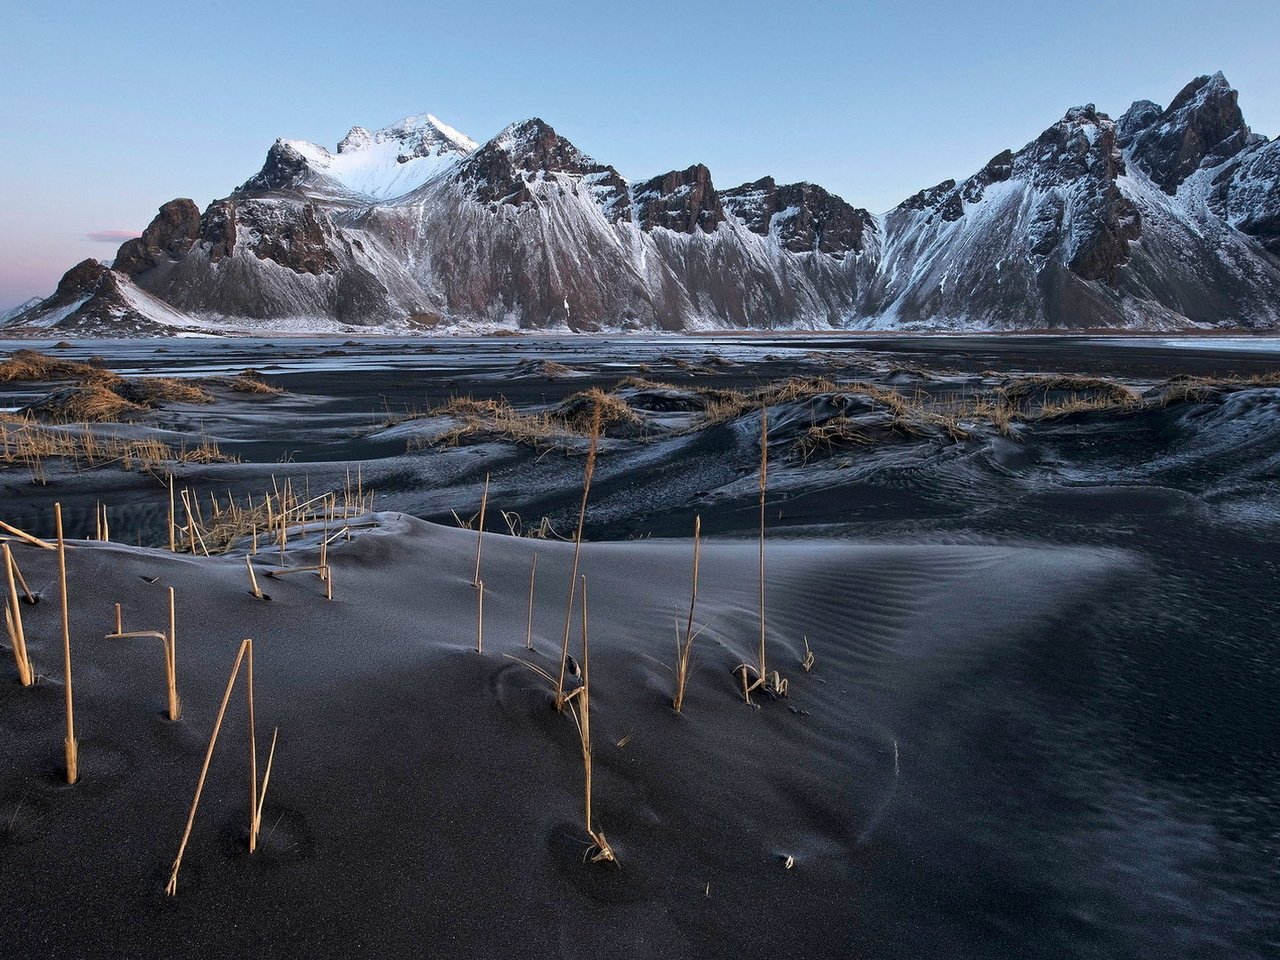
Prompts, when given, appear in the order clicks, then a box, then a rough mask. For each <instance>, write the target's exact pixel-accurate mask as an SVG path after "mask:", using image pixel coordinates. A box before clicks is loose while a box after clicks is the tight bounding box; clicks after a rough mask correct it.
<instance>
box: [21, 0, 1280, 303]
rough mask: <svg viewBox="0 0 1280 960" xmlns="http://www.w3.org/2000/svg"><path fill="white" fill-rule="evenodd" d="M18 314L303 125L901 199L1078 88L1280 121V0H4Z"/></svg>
mask: <svg viewBox="0 0 1280 960" xmlns="http://www.w3.org/2000/svg"><path fill="white" fill-rule="evenodd" d="M0 24H2V25H3V29H2V30H0V129H3V130H4V139H3V145H2V146H0V309H4V308H6V307H8V306H11V305H13V304H15V303H17V302H19V301H21V300H24V299H26V298H27V297H29V296H32V295H35V294H46V293H48V292H50V291H51V290H52V288H53V287H54V285H55V284H56V282H57V279H58V277H59V276H60V275H61V274H62V272H63V271H64V270H65V269H66V268H67V267H69V266H71V265H72V264H73V263H75V262H76V261H78V260H81V259H83V258H84V257H87V256H97V257H102V258H109V257H111V256H112V255H114V252H115V250H114V246H115V245H114V243H112V244H108V243H105V242H99V241H93V240H90V239H87V238H88V236H89V235H90V234H95V233H107V234H111V233H112V232H115V231H136V230H140V229H141V228H142V227H143V226H145V225H146V223H147V222H148V221H149V220H150V218H151V216H152V215H153V213H154V211H155V209H156V207H158V206H159V205H160V204H161V203H163V202H164V201H166V200H169V199H171V198H173V197H176V196H189V197H192V198H193V199H195V200H196V202H197V203H199V204H200V205H201V206H202V207H203V206H204V205H205V204H206V203H208V202H209V201H210V200H212V199H215V198H216V197H220V196H225V195H226V194H227V193H228V192H229V191H230V190H231V189H232V188H233V187H234V186H235V185H236V184H237V183H239V182H241V181H242V180H244V179H246V178H247V177H249V176H250V175H251V174H253V173H254V172H255V171H256V170H257V169H258V167H259V166H260V165H261V162H262V159H263V156H264V155H265V153H266V151H267V148H268V147H269V146H270V145H271V142H272V141H273V140H274V139H275V138H276V137H277V136H288V137H298V138H302V139H307V140H314V141H316V142H319V143H323V144H325V145H327V146H329V147H332V146H333V145H334V144H335V143H336V142H337V140H338V139H340V138H341V137H342V136H343V134H345V133H346V131H347V129H348V128H349V127H351V126H352V125H354V124H360V125H362V126H366V127H370V128H372V127H377V126H383V125H385V124H387V123H389V122H391V121H393V120H396V119H398V118H399V117H401V116H404V115H406V114H410V113H423V112H431V113H434V114H436V115H437V116H439V117H440V118H441V119H442V120H444V121H445V122H446V123H449V124H451V125H453V126H455V127H457V128H458V129H460V130H462V131H463V132H465V133H468V134H470V135H471V136H472V137H474V138H476V139H477V140H481V141H483V140H485V139H486V138H488V137H490V136H492V135H493V134H494V133H496V132H497V131H498V130H500V129H501V128H502V127H503V126H505V125H506V124H507V123H508V122H510V121H513V120H517V119H522V118H525V117H529V116H541V117H542V118H544V119H545V120H547V121H548V122H550V123H551V124H552V125H553V126H555V127H556V129H557V130H559V131H560V132H561V133H563V134H564V135H566V136H568V137H569V138H570V139H571V140H573V141H574V142H575V143H576V144H578V146H580V147H581V148H582V149H584V150H586V151H587V152H588V153H590V154H592V155H594V156H596V157H597V158H599V159H600V160H603V161H605V162H608V163H612V164H613V165H614V166H616V167H618V168H619V169H620V170H621V171H622V172H623V174H624V175H626V176H628V177H643V176H648V175H652V174H655V173H660V172H663V171H666V170H669V169H673V168H678V167H684V166H687V165H689V164H691V163H694V162H699V161H700V162H703V163H706V164H707V165H708V166H709V167H710V168H711V171H712V175H713V177H714V179H715V182H716V183H717V184H718V185H721V186H732V185H735V184H737V183H741V182H743V181H745V180H751V179H755V178H757V177H759V176H762V175H764V174H766V173H768V174H773V175H774V176H775V177H777V178H779V180H782V181H791V180H801V179H806V180H813V181H816V182H818V183H821V184H823V185H824V186H826V187H828V188H829V189H831V190H833V191H835V192H836V193H839V194H840V195H841V196H843V197H844V198H845V199H847V200H849V201H850V202H852V203H854V204H856V205H858V206H865V207H868V208H870V209H871V210H873V211H876V212H880V211H883V210H885V209H887V208H889V207H891V206H893V205H894V204H896V203H897V202H899V201H900V200H902V199H903V198H904V197H906V196H908V195H909V194H911V193H913V192H915V191H916V190H918V189H920V188H922V187H926V186H930V185H932V184H934V183H936V182H938V181H940V180H942V179H945V178H946V177H951V176H954V177H963V176H965V175H967V174H969V173H972V172H973V171H974V170H976V169H977V168H978V167H980V166H981V165H982V164H983V163H985V162H986V160H988V159H989V158H990V157H991V156H992V155H993V154H995V153H997V152H998V151H999V150H1001V149H1002V148H1004V147H1018V146H1021V145H1022V144H1023V143H1025V142H1027V141H1028V140H1030V139H1032V138H1034V137H1035V136H1036V135H1037V134H1038V133H1039V132H1040V131H1041V130H1043V129H1044V128H1045V127H1046V126H1048V125H1049V124H1050V123H1052V122H1053V121H1054V120H1056V119H1058V118H1059V117H1060V116H1061V115H1062V114H1063V113H1064V112H1065V111H1066V109H1067V108H1068V107H1071V106H1073V105H1075V104H1079V103H1085V102H1089V101H1092V102H1095V103H1097V104H1098V106H1099V108H1101V109H1103V110H1106V111H1108V112H1110V113H1112V114H1113V115H1115V114H1119V113H1120V112H1121V111H1123V110H1124V109H1125V108H1126V107H1127V106H1128V104H1129V103H1130V102H1131V101H1132V100H1134V99H1138V98H1148V99H1153V100H1156V101H1157V102H1160V103H1168V102H1169V100H1170V99H1172V97H1173V96H1174V94H1176V93H1177V91H1178V90H1179V89H1180V88H1181V87H1182V85H1183V84H1184V83H1185V82H1186V81H1187V80H1189V79H1191V78H1192V77H1194V76H1196V75H1198V74H1201V73H1211V72H1213V71H1214V70H1219V69H1221V70H1223V71H1224V72H1225V73H1226V75H1227V78H1228V79H1229V80H1230V81H1231V82H1232V83H1233V84H1234V85H1235V86H1236V87H1237V88H1238V89H1239V90H1240V102H1241V106H1242V107H1243V109H1244V112H1245V116H1246V118H1247V119H1248V121H1249V122H1250V124H1251V125H1252V126H1253V128H1254V129H1255V130H1257V131H1259V132H1261V133H1264V134H1266V135H1268V136H1274V135H1276V134H1278V133H1280V82H1278V81H1280V56H1278V55H1277V49H1278V47H1277V37H1280V4H1277V3H1275V2H1274V0H1269V2H1263V0H1258V2H1253V0H1241V2H1218V3H1212V4H1206V3H1204V2H1203V0H1198V2H1189V0H1188V2H1184V0H1160V2H1152V0H1130V2H1127V3H1116V2H1114V0H1111V2H1106V3H1102V2H1079V0H1077V2H1070V0H1063V2H1057V3H1035V2H1030V0H1019V2H1011V0H976V2H975V0H971V2H968V3H965V4H957V3H952V2H943V0H915V2H911V0H904V2H897V3H875V4H872V3H861V2H847V3H808V2H802V0H801V2H790V3H777V2H769V3H765V2H756V0H743V2H736V3H731V2H684V3H676V2H666V0H648V2H642V3H628V4H616V5H615V4H609V3H607V2H586V0H582V2H579V0H542V2H538V3H528V2H522V3H516V2H501V0H466V2H458V3H450V4H433V3H421V2H380V0H366V2H363V3H356V2H315V3H290V2H283V0H277V2H270V3H261V2H255V3H245V2H239V0H224V2H219V3H200V4H193V3H183V2H173V0H170V2H164V3H156V2H150V0H133V2H129V3H121V4H108V3H102V2H91V3H90V2H84V3H80V2H57V0H51V2H47V3H34V2H31V3H19V2H16V0H0Z"/></svg>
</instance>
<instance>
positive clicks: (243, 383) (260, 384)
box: [213, 368, 286, 396]
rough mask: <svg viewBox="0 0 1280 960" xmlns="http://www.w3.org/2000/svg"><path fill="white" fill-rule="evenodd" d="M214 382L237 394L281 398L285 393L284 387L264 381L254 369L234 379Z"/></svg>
mask: <svg viewBox="0 0 1280 960" xmlns="http://www.w3.org/2000/svg"><path fill="white" fill-rule="evenodd" d="M213 382H215V383H218V384H221V385H223V386H225V387H229V388H230V389H231V390H233V391H234V392H236V393H257V394H262V395H264V396H279V395H281V394H283V393H285V392H286V391H285V389H284V387H277V386H275V385H274V384H270V383H267V382H266V381H265V380H263V379H262V374H261V373H259V372H258V371H257V370H254V369H252V368H250V369H248V370H245V371H244V372H243V373H239V374H236V375H235V376H234V377H219V378H216V379H215V380H214V381H213Z"/></svg>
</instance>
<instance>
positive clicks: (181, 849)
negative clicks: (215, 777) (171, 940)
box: [164, 637, 257, 897]
mask: <svg viewBox="0 0 1280 960" xmlns="http://www.w3.org/2000/svg"><path fill="white" fill-rule="evenodd" d="M246 650H249V651H252V650H253V641H252V640H250V639H249V638H247V637H246V638H245V639H244V640H243V641H241V643H240V650H239V652H238V653H236V662H235V664H234V665H233V666H232V667H231V676H229V677H228V678H227V689H226V690H225V691H224V692H223V694H222V705H221V706H219V707H218V717H217V719H216V720H214V722H213V734H212V735H211V736H210V737H209V748H208V749H207V750H206V751H205V754H204V766H202V767H201V768H200V779H199V780H198V781H196V793H195V796H194V797H193V798H192V800H191V811H190V812H189V813H188V814H187V826H186V829H184V830H183V831H182V842H181V843H179V844H178V856H177V857H176V858H175V859H174V861H173V871H172V872H171V873H170V874H169V883H168V884H167V885H166V886H165V888H164V892H165V893H166V894H168V895H169V896H171V897H173V896H177V893H178V870H179V868H180V867H181V866H182V856H183V854H184V853H186V851H187V841H188V840H190V839H191V828H192V827H193V826H195V822H196V810H197V809H198V808H199V806H200V795H201V794H202V793H203V792H204V782H205V779H206V778H207V777H208V776H209V764H210V762H212V760H213V748H214V746H215V745H216V744H217V742H218V733H219V731H221V730H222V718H223V717H225V716H226V713H227V704H228V703H229V702H230V701H231V691H232V690H233V689H234V688H235V685H236V677H238V676H239V675H240V663H241V662H242V661H243V660H244V655H245V651H246ZM249 655H250V656H253V654H252V652H251V653H250V654H249ZM255 781H256V774H255ZM256 809H257V808H256V806H255V807H254V808H252V810H253V811H254V812H256Z"/></svg>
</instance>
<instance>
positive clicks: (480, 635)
mask: <svg viewBox="0 0 1280 960" xmlns="http://www.w3.org/2000/svg"><path fill="white" fill-rule="evenodd" d="M476 653H484V581H483V580H481V581H480V582H479V583H477V584H476Z"/></svg>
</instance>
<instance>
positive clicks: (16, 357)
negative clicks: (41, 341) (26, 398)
mask: <svg viewBox="0 0 1280 960" xmlns="http://www.w3.org/2000/svg"><path fill="white" fill-rule="evenodd" d="M98 372H99V371H98V368H96V367H94V366H92V365H91V364H88V363H81V362H79V361H78V360H63V359H62V358H61V357H50V356H47V355H45V354H43V353H41V352H40V351H38V350H15V351H14V352H13V353H12V355H10V356H9V357H8V359H6V360H2V361H0V383H3V382H6V381H9V380H65V379H72V378H74V379H79V378H82V377H90V376H93V375H94V374H96V373H98Z"/></svg>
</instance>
